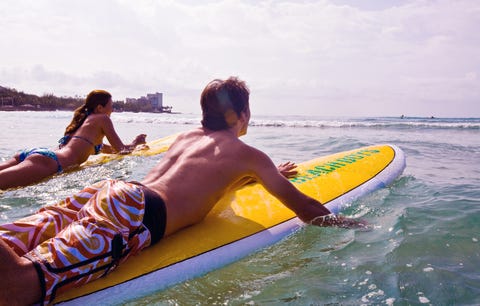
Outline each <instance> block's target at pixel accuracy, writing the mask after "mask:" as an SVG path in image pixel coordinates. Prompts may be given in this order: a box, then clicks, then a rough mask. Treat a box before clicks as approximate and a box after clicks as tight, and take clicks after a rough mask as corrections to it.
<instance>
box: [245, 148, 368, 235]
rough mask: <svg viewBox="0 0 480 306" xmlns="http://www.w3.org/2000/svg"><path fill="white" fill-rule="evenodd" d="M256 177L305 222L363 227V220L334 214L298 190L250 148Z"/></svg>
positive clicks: (269, 160) (257, 152)
mask: <svg viewBox="0 0 480 306" xmlns="http://www.w3.org/2000/svg"><path fill="white" fill-rule="evenodd" d="M251 150H252V152H251V154H252V155H251V156H252V164H253V167H254V169H253V172H254V174H255V176H256V179H257V180H258V181H259V182H260V183H261V184H262V185H263V186H264V187H265V188H266V189H267V190H268V192H270V193H271V194H272V195H274V196H275V197H276V198H277V199H279V200H280V201H281V202H282V203H283V204H284V205H285V206H287V207H288V208H289V209H291V210H292V211H293V212H295V214H296V215H297V216H298V217H299V218H300V220H302V221H303V222H305V223H308V224H313V225H318V226H338V227H365V225H366V224H365V223H364V222H359V221H356V220H353V219H349V218H345V217H342V216H334V215H332V214H331V212H330V211H329V210H328V209H327V208H326V207H325V206H323V205H322V204H321V203H320V202H319V201H317V200H315V199H313V198H311V197H309V196H307V195H305V194H303V193H302V192H300V191H299V190H298V189H297V188H296V187H295V186H294V185H293V184H292V183H291V182H290V181H288V179H287V178H285V177H284V176H283V175H282V174H280V172H279V171H278V169H277V168H276V167H275V165H274V164H273V162H272V160H271V159H270V158H269V157H268V156H267V155H266V154H265V153H263V152H261V151H259V150H256V149H253V148H251Z"/></svg>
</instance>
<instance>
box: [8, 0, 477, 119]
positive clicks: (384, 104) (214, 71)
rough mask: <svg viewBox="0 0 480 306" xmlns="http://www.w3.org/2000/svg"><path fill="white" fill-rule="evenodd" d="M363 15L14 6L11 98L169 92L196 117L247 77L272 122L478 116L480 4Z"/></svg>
mask: <svg viewBox="0 0 480 306" xmlns="http://www.w3.org/2000/svg"><path fill="white" fill-rule="evenodd" d="M362 3H363V4H362V5H363V7H356V6H355V5H359V2H358V1H348V0H342V1H340V0H332V1H326V0H324V1H321V0H319V1H302V2H298V1H260V2H257V1H241V0H224V1H147V0H139V1H135V2H132V1H126V0H118V1H116V0H108V1H101V2H98V1H92V0H86V1H69V2H68V3H65V2H63V1H59V0H45V1H12V0H6V1H2V2H1V3H0V10H1V11H2V12H6V13H4V18H2V19H1V20H0V34H1V36H2V37H3V38H4V39H3V41H7V42H9V43H8V47H6V48H2V49H1V50H0V56H1V57H2V58H3V59H5V60H4V61H2V63H1V64H0V85H3V86H10V87H14V88H17V89H19V90H22V91H26V92H33V93H39V94H42V93H45V92H53V93H55V94H60V95H85V94H86V93H87V92H89V91H90V90H91V89H93V88H106V89H108V90H110V91H111V92H112V93H113V95H114V96H115V97H117V98H119V99H122V98H123V97H126V96H129V97H132V96H139V95H143V94H145V93H146V92H154V91H163V92H165V98H166V101H167V103H168V104H170V105H173V106H174V108H176V109H177V110H180V111H189V110H191V107H192V102H193V105H194V107H195V108H197V104H196V103H197V101H198V96H199V94H200V92H201V90H202V88H203V86H204V85H205V84H206V83H207V82H208V81H210V80H211V79H212V78H215V77H227V76H229V75H238V76H240V77H241V78H243V79H245V80H246V81H247V83H248V84H250V86H251V89H252V109H253V110H254V111H258V112H261V113H271V112H274V113H285V112H290V111H292V107H291V105H290V104H291V103H295V108H294V111H295V112H297V113H308V114H312V113H317V114H324V115H338V114H345V115H397V114H399V113H406V114H412V115H413V114H419V115H430V114H434V115H436V116H442V115H445V116H446V115H451V114H454V115H457V116H461V115H462V114H468V115H471V114H472V113H474V114H475V115H476V116H480V106H478V100H479V99H480V90H479V89H478V88H480V86H479V85H480V81H479V79H478V77H476V76H477V75H478V74H479V73H480V71H479V69H480V56H479V55H478V48H479V46H480V35H479V34H477V33H478V31H477V28H478V25H479V24H480V3H478V2H476V1H453V2H452V1H446V0H438V1H399V0H397V1H390V2H388V3H392V4H391V6H386V5H385V2H383V3H382V4H378V2H375V1H365V2H362ZM477 3H478V4H477ZM379 5H380V6H379ZM473 76H474V77H473ZM332 105H333V106H334V107H332ZM432 105H437V106H438V107H437V109H434V110H432V108H431V106H432ZM442 109H445V111H443V112H442V111H441V110H442ZM192 111H198V109H194V110H192ZM432 111H433V112H432Z"/></svg>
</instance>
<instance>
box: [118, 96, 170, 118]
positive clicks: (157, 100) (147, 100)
mask: <svg viewBox="0 0 480 306" xmlns="http://www.w3.org/2000/svg"><path fill="white" fill-rule="evenodd" d="M125 102H126V103H127V104H128V103H138V104H147V105H149V106H150V107H151V108H152V109H153V111H155V112H161V113H171V112H172V107H171V106H164V105H163V93H161V92H156V93H153V94H147V95H146V96H143V97H140V98H138V99H136V98H126V100H125Z"/></svg>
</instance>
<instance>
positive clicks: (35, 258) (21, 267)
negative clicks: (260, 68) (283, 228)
mask: <svg viewBox="0 0 480 306" xmlns="http://www.w3.org/2000/svg"><path fill="white" fill-rule="evenodd" d="M200 102H201V107H202V113H203V119H202V127H200V128H197V129H194V130H192V131H189V132H185V133H183V134H181V135H180V136H178V138H177V139H176V140H175V142H174V143H173V144H172V145H171V147H170V149H169V150H168V151H167V152H166V154H165V155H164V156H163V158H162V159H161V160H160V162H159V163H158V164H157V165H156V166H155V167H154V168H153V169H152V170H151V171H150V172H149V173H148V174H147V176H146V177H145V178H144V180H143V181H142V182H140V183H139V182H124V181H117V180H106V181H101V182H99V183H96V184H94V185H92V186H90V187H87V188H85V189H83V190H82V191H80V192H79V193H77V194H75V195H73V196H71V197H68V198H67V199H65V200H63V201H61V202H59V203H57V204H56V205H51V206H47V207H44V208H42V209H40V211H39V212H38V213H36V214H35V215H33V216H29V217H26V218H23V219H21V220H17V221H15V222H13V223H11V224H4V225H2V226H0V238H1V239H0V273H1V275H2V277H1V278H0V286H1V288H2V290H0V302H1V304H7V303H8V304H9V305H13V304H32V303H35V302H40V303H48V302H50V301H52V300H53V299H54V297H55V296H56V295H57V294H58V293H60V292H62V291H64V290H67V289H68V288H70V287H72V286H79V285H81V284H84V283H87V282H90V281H92V280H94V279H97V278H99V277H101V276H103V275H105V274H107V273H108V272H110V271H111V270H113V269H114V268H115V267H116V266H117V265H118V264H120V263H121V262H123V261H125V260H126V259H127V258H129V257H130V256H131V255H135V254H136V253H138V252H139V251H140V250H142V249H143V248H145V247H147V246H149V245H152V244H153V243H155V242H157V241H159V240H160V239H161V238H162V237H165V236H168V235H172V234H173V233H175V232H177V231H179V230H181V229H182V228H185V227H188V226H190V225H192V224H195V223H198V222H201V221H202V219H204V217H205V216H206V215H207V214H208V212H209V211H210V210H211V209H212V207H213V206H214V205H215V204H216V203H217V201H218V200H219V199H220V198H221V197H222V196H223V195H224V194H225V193H226V192H228V191H230V190H232V189H235V188H238V187H240V186H242V185H243V184H245V183H247V182H249V181H250V180H252V179H254V180H256V181H257V182H259V183H260V184H262V185H263V186H264V187H265V188H266V190H268V191H269V192H270V193H271V194H272V195H274V196H275V197H277V198H278V199H279V200H280V201H281V202H282V203H283V204H284V205H286V206H287V207H288V208H289V209H291V210H292V211H294V212H295V213H296V215H297V216H298V217H299V218H300V219H301V220H302V221H304V222H306V223H310V224H315V225H319V226H340V227H359V226H363V225H364V224H363V223H362V222H360V221H355V220H353V219H348V218H344V217H341V216H332V215H330V211H329V210H328V209H327V208H325V207H324V206H323V205H321V203H319V202H318V201H316V200H314V199H312V198H310V197H308V196H306V195H304V194H303V193H301V192H300V191H298V190H297V189H296V188H295V187H294V186H293V185H292V184H291V183H290V181H289V180H288V179H287V178H285V176H284V175H282V173H281V171H279V169H278V168H277V167H276V166H275V165H274V163H273V162H272V160H271V159H270V158H269V157H268V156H267V155H266V154H265V153H263V152H262V151H260V150H258V149H255V148H253V147H251V146H248V145H246V144H245V143H243V142H242V141H240V140H239V137H240V136H242V135H244V134H245V133H246V132H247V127H248V122H249V120H250V108H249V89H248V87H247V86H246V84H245V83H244V82H243V81H241V80H239V79H237V78H234V77H231V78H229V79H227V80H214V81H212V82H210V83H209V84H208V85H207V86H206V87H205V89H204V90H203V92H202V95H201V100H200ZM285 169H286V171H285V172H289V171H292V169H291V164H290V166H288V165H287V166H286V167H285V168H284V170H285ZM287 176H288V174H287Z"/></svg>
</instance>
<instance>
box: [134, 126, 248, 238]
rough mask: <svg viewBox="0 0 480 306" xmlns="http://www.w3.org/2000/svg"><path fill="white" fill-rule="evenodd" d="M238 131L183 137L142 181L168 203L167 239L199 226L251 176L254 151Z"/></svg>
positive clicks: (200, 132)
mask: <svg viewBox="0 0 480 306" xmlns="http://www.w3.org/2000/svg"><path fill="white" fill-rule="evenodd" d="M236 133H237V131H236V130H222V131H210V130H207V129H204V128H198V129H195V130H192V131H190V132H186V133H184V134H182V135H180V136H179V137H178V138H177V140H176V141H175V142H174V144H173V145H172V146H171V147H170V149H169V150H168V151H167V153H166V154H165V156H163V157H162V160H161V161H160V162H159V163H158V165H157V166H156V167H154V168H153V169H152V170H151V171H150V172H149V173H148V174H147V176H146V177H145V179H144V180H143V181H142V184H144V185H145V186H147V187H149V188H150V189H152V190H154V191H156V192H158V193H159V194H160V195H161V196H162V198H163V200H164V201H165V203H166V207H167V227H166V235H169V234H171V233H173V232H176V231H178V230H179V229H181V228H183V227H185V226H189V225H192V224H194V223H197V222H200V221H201V220H202V219H203V218H204V217H205V216H206V215H207V213H208V212H209V211H210V210H211V208H212V207H213V206H214V205H215V203H216V202H217V201H218V200H219V199H220V197H221V196H222V195H223V194H225V192H226V191H228V190H229V189H231V188H232V186H235V185H236V183H237V182H239V181H240V180H241V179H242V178H244V177H245V176H248V175H249V169H248V164H249V163H248V156H249V155H248V154H246V152H248V151H250V150H252V148H250V147H248V146H247V145H246V144H244V143H243V142H242V141H240V140H239V139H238V136H237V135H236Z"/></svg>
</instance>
